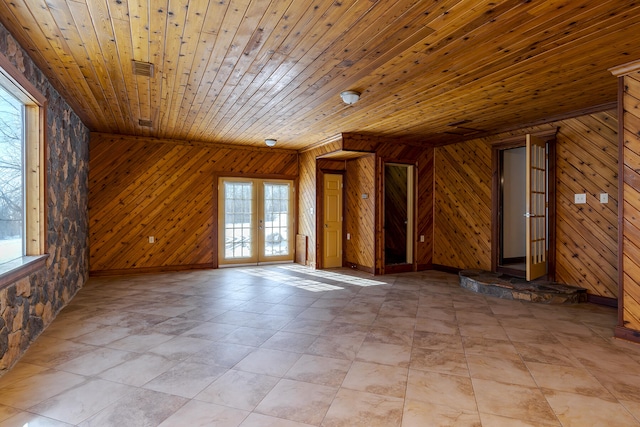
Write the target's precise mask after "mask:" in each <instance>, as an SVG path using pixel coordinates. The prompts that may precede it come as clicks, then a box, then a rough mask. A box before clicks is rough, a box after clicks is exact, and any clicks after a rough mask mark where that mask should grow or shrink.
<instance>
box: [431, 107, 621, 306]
mask: <svg viewBox="0 0 640 427" xmlns="http://www.w3.org/2000/svg"><path fill="white" fill-rule="evenodd" d="M617 126H618V120H617V111H616V110H609V111H604V112H599V113H594V114H587V115H582V116H579V117H575V118H571V119H567V120H562V121H558V122H554V123H550V124H546V125H541V126H538V127H530V128H527V129H523V130H522V131H519V132H510V133H509V134H502V135H497V136H494V137H491V138H483V139H476V140H472V141H468V142H465V143H460V144H453V145H449V146H444V147H437V148H436V149H435V180H434V182H435V190H434V191H435V196H434V203H435V209H434V221H435V226H434V251H433V254H434V255H433V257H434V260H433V262H434V264H439V265H444V266H448V267H453V268H460V269H464V268H481V269H484V270H490V269H491V258H490V257H491V245H492V243H493V242H491V197H492V195H491V144H493V143H496V142H499V141H500V140H501V139H505V138H508V137H512V136H514V135H516V134H525V133H527V132H536V131H542V130H548V129H551V128H557V129H558V132H557V141H556V151H557V154H556V183H555V189H556V222H555V226H556V280H558V281H559V282H562V283H567V284H571V285H576V286H582V287H584V288H586V289H587V290H588V292H589V293H590V294H593V295H597V296H604V297H610V298H617V296H618V287H617V275H618V269H617V262H618V258H617V257H618V251H617V245H618V239H617V232H618V229H617V209H618V196H617V193H618V183H617V176H618V172H617V170H618V166H617V162H618V155H617V133H618V132H617ZM576 193H586V194H587V203H586V204H584V205H582V204H580V205H576V204H575V203H574V194H576ZM601 193H607V194H608V198H609V201H608V203H606V204H604V203H600V201H599V198H600V194H601Z"/></svg>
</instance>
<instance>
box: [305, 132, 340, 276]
mask: <svg viewBox="0 0 640 427" xmlns="http://www.w3.org/2000/svg"><path fill="white" fill-rule="evenodd" d="M341 144H342V141H341V140H335V141H331V142H328V143H327V144H324V145H321V146H319V147H316V148H313V149H310V150H307V151H303V152H301V153H300V155H299V159H298V161H299V178H298V188H299V191H298V234H303V235H305V236H307V238H308V243H307V265H309V266H311V267H315V266H316V262H317V258H316V252H317V238H316V215H317V206H316V204H317V200H316V199H317V193H316V189H317V186H316V182H317V172H318V167H317V164H316V162H317V161H316V158H317V157H318V156H321V155H322V154H326V153H331V152H333V151H336V150H339V149H340V148H341Z"/></svg>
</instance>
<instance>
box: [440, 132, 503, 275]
mask: <svg viewBox="0 0 640 427" xmlns="http://www.w3.org/2000/svg"><path fill="white" fill-rule="evenodd" d="M435 159H436V161H435V173H436V178H435V190H434V191H435V209H434V222H435V232H434V242H433V245H434V255H433V263H434V264H439V265H445V266H448V267H454V268H481V269H484V270H489V269H491V214H490V212H491V194H490V192H491V149H490V146H489V145H488V144H486V143H485V142H484V141H482V140H473V141H469V142H467V143H464V144H454V145H450V146H446V147H438V148H436V150H435Z"/></svg>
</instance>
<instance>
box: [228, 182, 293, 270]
mask: <svg viewBox="0 0 640 427" xmlns="http://www.w3.org/2000/svg"><path fill="white" fill-rule="evenodd" d="M218 184H219V185H218V197H219V203H218V212H219V214H218V216H219V218H218V225H219V227H218V230H219V231H218V238H219V242H218V263H219V264H220V265H229V264H258V263H264V262H276V261H292V260H293V249H292V238H293V237H294V236H293V215H292V213H293V208H292V207H293V181H287V180H268V179H247V178H220V179H219V182H218Z"/></svg>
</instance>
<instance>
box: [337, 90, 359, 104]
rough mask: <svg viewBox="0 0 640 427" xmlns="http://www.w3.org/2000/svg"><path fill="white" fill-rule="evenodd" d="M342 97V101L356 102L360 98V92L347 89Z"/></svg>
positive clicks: (347, 102)
mask: <svg viewBox="0 0 640 427" xmlns="http://www.w3.org/2000/svg"><path fill="white" fill-rule="evenodd" d="M340 98H342V101H344V103H345V104H347V105H351V104H355V103H356V102H358V100H359V99H360V92H356V91H355V90H345V91H344V92H342V93H341V94H340Z"/></svg>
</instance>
